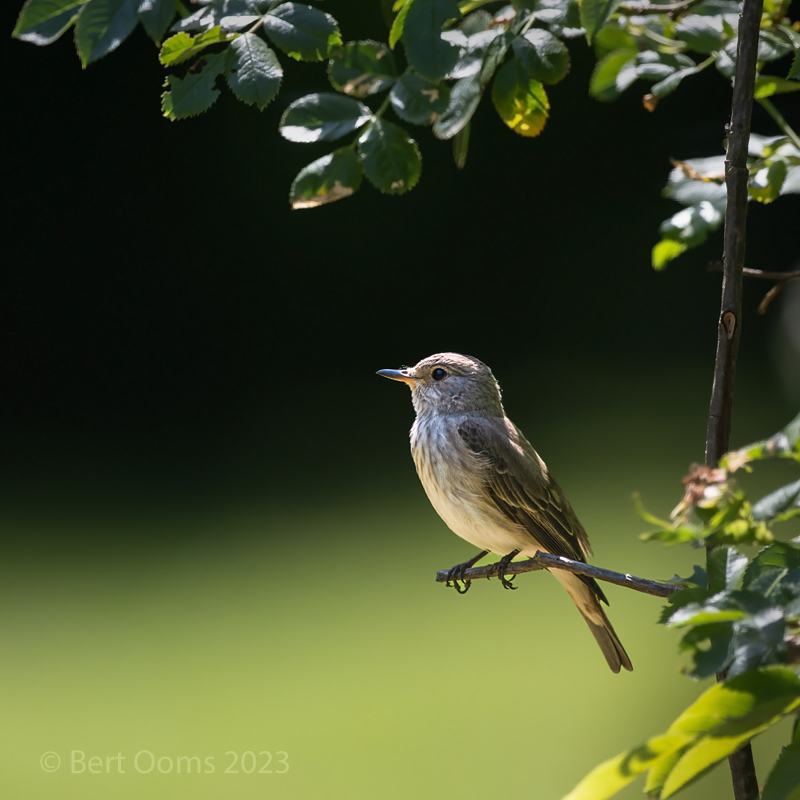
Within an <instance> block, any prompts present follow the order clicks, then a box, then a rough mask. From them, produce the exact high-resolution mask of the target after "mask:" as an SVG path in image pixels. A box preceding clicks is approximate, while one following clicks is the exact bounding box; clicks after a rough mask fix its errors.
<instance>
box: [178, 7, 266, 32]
mask: <svg viewBox="0 0 800 800" xmlns="http://www.w3.org/2000/svg"><path fill="white" fill-rule="evenodd" d="M259 3H263V0H204V3H203V6H202V7H201V8H200V10H199V11H195V13H194V14H189V16H188V17H184V18H183V19H179V20H178V21H177V22H176V23H175V24H174V25H173V26H172V30H173V31H207V30H209V29H210V28H213V27H215V26H217V25H221V26H222V27H223V28H225V30H230V31H233V30H241V29H242V28H245V27H249V26H251V25H252V24H253V23H254V22H257V21H258V20H259V19H260V17H261V12H260V11H259Z"/></svg>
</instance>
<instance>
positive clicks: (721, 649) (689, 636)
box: [678, 621, 736, 680]
mask: <svg viewBox="0 0 800 800" xmlns="http://www.w3.org/2000/svg"><path fill="white" fill-rule="evenodd" d="M735 624H736V623H735V621H728V622H710V623H707V624H705V625H695V626H694V627H692V628H690V629H689V630H688V631H687V632H686V633H685V634H684V635H683V638H682V639H681V641H680V645H679V647H678V649H679V651H680V652H682V653H685V652H689V653H690V654H691V657H692V664H691V666H689V667H688V668H687V669H684V670H683V672H684V673H685V674H686V675H688V676H689V677H691V678H694V679H695V680H703V679H704V678H710V677H711V676H712V675H716V674H717V673H719V672H721V671H722V670H723V669H724V668H725V667H726V666H727V665H728V664H729V663H730V661H731V660H732V658H733V653H732V652H731V644H732V641H733V630H734V625H735Z"/></svg>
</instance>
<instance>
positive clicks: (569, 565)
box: [436, 550, 685, 597]
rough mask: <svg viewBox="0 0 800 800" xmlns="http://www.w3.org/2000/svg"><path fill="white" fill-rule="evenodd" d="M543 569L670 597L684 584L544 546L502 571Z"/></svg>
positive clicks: (475, 572)
mask: <svg viewBox="0 0 800 800" xmlns="http://www.w3.org/2000/svg"><path fill="white" fill-rule="evenodd" d="M499 569H500V563H499V562H498V563H497V564H487V565H486V566H485V567H473V568H472V569H467V570H464V574H463V580H465V581H472V580H476V579H477V578H491V577H494V576H495V575H497V574H498V571H499ZM540 569H563V570H566V571H567V572H572V573H573V574H575V575H587V576H588V577H590V578H595V579H597V580H598V581H607V582H608V583H614V584H616V585H617V586H624V587H626V588H627V589H634V590H635V591H637V592H644V594H651V595H654V596H655V597H669V596H670V595H671V594H673V593H674V592H677V591H678V590H679V589H684V588H685V587H684V586H681V585H679V584H677V583H658V582H657V581H650V580H647V579H646V578H636V577H634V576H633V575H623V574H622V573H621V572H612V571H611V570H610V569H602V568H601V567H592V566H590V565H589V564H585V563H584V562H583V561H573V560H572V559H571V558H564V557H563V556H554V555H552V554H551V553H543V552H542V551H541V550H537V551H536V555H535V556H534V557H533V558H529V559H528V560H527V561H512V562H511V563H510V564H508V565H507V566H506V567H505V568H504V570H503V574H505V575H518V574H519V573H521V572H536V571H537V570H540ZM449 572H450V570H447V569H443V570H439V572H437V573H436V581H437V583H447V576H448V574H449ZM459 580H460V579H459Z"/></svg>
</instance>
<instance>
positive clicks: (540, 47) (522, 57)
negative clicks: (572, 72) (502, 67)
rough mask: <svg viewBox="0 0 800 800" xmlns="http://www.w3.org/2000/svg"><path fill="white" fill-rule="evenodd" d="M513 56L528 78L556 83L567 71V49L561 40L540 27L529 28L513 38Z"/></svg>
mask: <svg viewBox="0 0 800 800" xmlns="http://www.w3.org/2000/svg"><path fill="white" fill-rule="evenodd" d="M514 56H515V57H516V58H517V59H518V60H519V61H520V63H522V64H523V66H524V67H525V71H526V72H527V73H528V76H529V77H530V78H533V79H534V80H537V81H541V82H542V83H558V82H559V81H560V80H563V79H564V78H565V77H566V75H567V73H568V72H569V51H568V50H567V48H566V47H564V44H563V42H562V41H561V40H560V39H557V38H556V37H555V36H553V34H552V33H548V32H547V31H545V30H542V29H541V28H531V30H529V31H528V32H527V33H526V34H525V36H518V37H517V38H516V39H514Z"/></svg>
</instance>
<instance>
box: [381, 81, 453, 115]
mask: <svg viewBox="0 0 800 800" xmlns="http://www.w3.org/2000/svg"><path fill="white" fill-rule="evenodd" d="M390 97H391V101H392V108H393V109H394V111H395V113H396V114H397V116H398V117H400V119H403V120H405V121H406V122H411V123H412V124H414V125H430V124H432V123H433V122H435V121H436V119H437V118H438V117H439V115H440V114H442V113H444V111H445V110H446V109H447V106H448V104H449V103H450V88H449V87H448V86H447V85H446V84H444V83H439V84H436V83H431V82H430V81H426V80H425V78H420V76H419V75H416V74H415V73H413V72H409V71H406V72H404V73H403V74H402V75H401V76H400V77H399V78H398V79H397V82H396V83H395V85H394V86H393V87H392V93H391V95H390Z"/></svg>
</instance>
